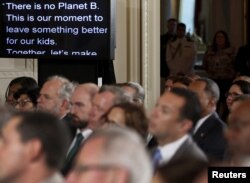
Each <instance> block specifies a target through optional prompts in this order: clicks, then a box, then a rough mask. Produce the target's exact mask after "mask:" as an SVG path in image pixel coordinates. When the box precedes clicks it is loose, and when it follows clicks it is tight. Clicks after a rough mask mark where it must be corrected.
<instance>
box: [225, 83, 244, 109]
mask: <svg viewBox="0 0 250 183" xmlns="http://www.w3.org/2000/svg"><path fill="white" fill-rule="evenodd" d="M239 95H243V92H242V91H241V89H240V87H239V86H237V85H232V86H231V87H230V89H229V91H228V95H227V100H226V102H227V107H228V109H229V111H231V107H232V104H233V99H234V98H235V97H237V96H239Z"/></svg>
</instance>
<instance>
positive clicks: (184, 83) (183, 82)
mask: <svg viewBox="0 0 250 183" xmlns="http://www.w3.org/2000/svg"><path fill="white" fill-rule="evenodd" d="M191 82H192V80H191V79H190V78H188V77H186V76H178V75H177V76H176V77H175V78H174V79H173V86H172V87H175V88H176V87H177V88H178V87H179V88H186V89H187V88H188V86H189V84H190V83H191Z"/></svg>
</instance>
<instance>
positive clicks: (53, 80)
mask: <svg viewBox="0 0 250 183" xmlns="http://www.w3.org/2000/svg"><path fill="white" fill-rule="evenodd" d="M74 87H75V86H74V84H73V83H71V82H70V81H69V80H68V79H66V78H64V77H62V76H51V77H49V78H48V79H47V81H46V82H45V83H44V84H43V86H42V88H41V90H40V96H39V97H38V99H37V108H38V109H39V110H42V111H46V112H50V113H52V114H54V115H55V116H57V117H58V118H59V119H60V120H61V121H64V122H65V123H66V124H67V126H68V128H69V129H70V131H71V137H73V136H74V135H75V130H76V129H75V128H74V127H73V126H72V125H71V124H70V121H71V119H70V117H69V115H68V113H69V110H70V104H69V100H70V97H71V95H72V92H73V90H74Z"/></svg>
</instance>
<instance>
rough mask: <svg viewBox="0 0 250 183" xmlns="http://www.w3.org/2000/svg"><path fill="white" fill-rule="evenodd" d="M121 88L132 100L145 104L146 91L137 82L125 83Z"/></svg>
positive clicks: (135, 102) (140, 104) (141, 104)
mask: <svg viewBox="0 0 250 183" xmlns="http://www.w3.org/2000/svg"><path fill="white" fill-rule="evenodd" d="M121 88H122V89H123V91H124V92H125V95H127V96H128V97H129V99H131V102H132V103H134V104H136V105H139V106H143V104H144V99H145V91H144V88H143V87H142V86H141V85H140V84H139V83H136V82H131V81H130V82H128V83H123V84H122V86H121Z"/></svg>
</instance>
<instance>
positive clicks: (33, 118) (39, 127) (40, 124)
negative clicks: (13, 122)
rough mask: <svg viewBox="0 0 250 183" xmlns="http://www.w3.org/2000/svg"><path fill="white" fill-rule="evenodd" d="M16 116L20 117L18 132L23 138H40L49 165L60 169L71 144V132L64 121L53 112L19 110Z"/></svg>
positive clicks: (25, 140)
mask: <svg viewBox="0 0 250 183" xmlns="http://www.w3.org/2000/svg"><path fill="white" fill-rule="evenodd" d="M15 117H17V118H20V123H19V124H18V126H17V132H19V133H20V136H21V140H22V141H23V142H27V141H29V140H31V139H38V140H40V141H41V144H42V150H43V152H44V153H45V157H46V164H47V166H48V167H50V168H57V169H59V168H60V167H61V165H62V163H63V159H64V157H65V155H66V152H67V148H68V145H69V132H68V130H67V128H66V126H65V125H64V123H62V122H60V121H59V120H58V119H57V118H56V117H55V116H54V115H52V114H49V113H44V112H39V111H36V112H17V113H15V114H14V115H13V117H12V118H15Z"/></svg>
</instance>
